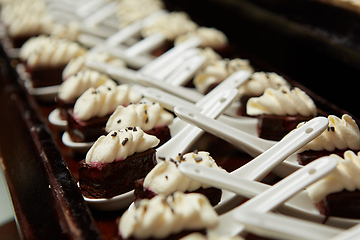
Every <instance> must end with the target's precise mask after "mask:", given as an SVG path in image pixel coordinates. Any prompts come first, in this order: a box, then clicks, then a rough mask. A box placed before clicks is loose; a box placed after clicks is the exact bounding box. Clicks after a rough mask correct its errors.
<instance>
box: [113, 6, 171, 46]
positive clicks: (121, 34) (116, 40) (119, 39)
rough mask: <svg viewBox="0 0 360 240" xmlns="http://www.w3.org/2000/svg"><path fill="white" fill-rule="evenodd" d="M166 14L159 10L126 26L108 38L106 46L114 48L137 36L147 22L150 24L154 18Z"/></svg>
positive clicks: (164, 11)
mask: <svg viewBox="0 0 360 240" xmlns="http://www.w3.org/2000/svg"><path fill="white" fill-rule="evenodd" d="M166 13H167V11H166V10H159V11H157V12H155V13H152V14H151V15H149V16H147V17H145V18H143V19H140V20H138V21H135V22H133V23H131V24H130V25H128V26H126V27H125V28H123V29H121V30H120V31H118V32H117V33H115V34H114V35H112V36H111V37H109V38H108V39H107V40H106V45H107V46H111V47H115V46H117V45H119V44H121V43H123V42H125V41H126V40H127V39H129V38H131V37H133V36H135V35H137V34H139V33H140V31H141V29H142V28H143V25H144V24H149V22H152V21H153V20H154V19H155V18H157V17H159V16H161V15H163V14H166Z"/></svg>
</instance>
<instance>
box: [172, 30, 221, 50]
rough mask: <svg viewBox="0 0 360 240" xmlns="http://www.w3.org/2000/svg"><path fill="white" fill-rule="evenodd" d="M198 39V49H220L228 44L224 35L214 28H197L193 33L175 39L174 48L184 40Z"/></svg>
mask: <svg viewBox="0 0 360 240" xmlns="http://www.w3.org/2000/svg"><path fill="white" fill-rule="evenodd" d="M193 37H198V38H200V39H201V45H200V47H210V48H213V49H221V48H223V47H225V46H226V45H227V44H228V39H227V37H226V35H225V34H224V33H223V32H221V31H220V30H217V29H216V28H207V27H199V28H197V29H196V30H195V31H192V32H188V33H186V34H184V35H180V36H178V37H177V38H176V39H175V43H174V44H175V46H176V45H178V44H180V43H182V42H185V41H186V40H188V39H190V38H193Z"/></svg>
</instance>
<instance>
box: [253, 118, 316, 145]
mask: <svg viewBox="0 0 360 240" xmlns="http://www.w3.org/2000/svg"><path fill="white" fill-rule="evenodd" d="M257 118H258V119H259V123H258V132H259V137H260V138H263V139H268V140H275V141H280V140H281V139H282V138H283V137H284V136H285V135H286V134H288V133H289V132H290V131H291V130H293V129H295V128H296V126H297V125H298V124H299V123H300V122H304V121H308V120H310V119H311V118H312V117H302V116H299V115H295V116H275V115H265V114H264V115H260V116H258V117H257Z"/></svg>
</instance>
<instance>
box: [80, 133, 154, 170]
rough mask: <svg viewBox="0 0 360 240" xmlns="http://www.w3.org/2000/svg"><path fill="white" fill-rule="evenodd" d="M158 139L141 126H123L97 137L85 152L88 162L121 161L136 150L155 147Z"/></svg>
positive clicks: (140, 150) (141, 150) (142, 150)
mask: <svg viewBox="0 0 360 240" xmlns="http://www.w3.org/2000/svg"><path fill="white" fill-rule="evenodd" d="M159 142H160V140H159V139H158V138H157V137H155V136H153V135H149V134H146V133H144V131H143V130H142V129H141V128H124V129H121V130H117V131H112V132H110V133H108V134H107V135H106V136H104V135H103V136H101V137H99V138H98V139H97V140H96V142H95V143H94V145H92V147H91V148H90V150H89V151H88V152H87V154H86V158H85V161H86V163H90V164H102V163H112V162H114V161H121V160H124V159H126V158H127V157H128V156H131V155H133V154H134V153H138V152H145V151H146V150H148V149H150V148H153V147H156V146H157V145H158V144H159Z"/></svg>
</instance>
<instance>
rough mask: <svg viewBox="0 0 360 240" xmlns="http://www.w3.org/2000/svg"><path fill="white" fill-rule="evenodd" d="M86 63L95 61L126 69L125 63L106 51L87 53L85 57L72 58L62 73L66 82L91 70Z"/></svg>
mask: <svg viewBox="0 0 360 240" xmlns="http://www.w3.org/2000/svg"><path fill="white" fill-rule="evenodd" d="M86 61H94V62H97V63H105V64H106V65H110V66H114V67H119V68H123V67H126V63H125V61H123V60H121V59H119V58H116V57H114V56H112V55H110V54H109V53H107V52H104V51H96V52H89V51H88V52H87V53H86V54H84V55H81V56H78V57H74V58H72V59H71V60H70V61H69V63H68V64H67V65H66V67H65V69H64V71H63V72H62V78H63V80H64V81H65V80H66V79H67V78H68V77H70V76H71V75H74V74H76V73H77V72H79V71H82V70H86V69H89V68H88V67H87V66H86V65H85V63H86Z"/></svg>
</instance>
